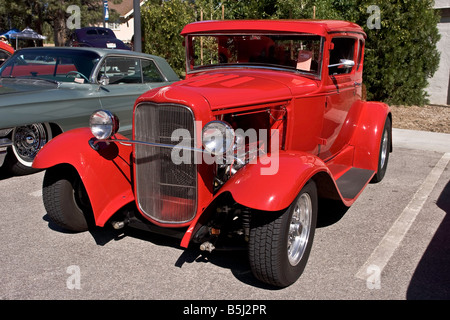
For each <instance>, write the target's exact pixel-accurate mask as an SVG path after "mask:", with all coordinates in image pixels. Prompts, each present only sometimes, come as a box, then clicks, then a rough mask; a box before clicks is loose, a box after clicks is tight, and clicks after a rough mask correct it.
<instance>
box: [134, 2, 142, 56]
mask: <svg viewBox="0 0 450 320" xmlns="http://www.w3.org/2000/svg"><path fill="white" fill-rule="evenodd" d="M133 13H134V43H133V46H134V51H136V52H142V33H141V4H140V0H133Z"/></svg>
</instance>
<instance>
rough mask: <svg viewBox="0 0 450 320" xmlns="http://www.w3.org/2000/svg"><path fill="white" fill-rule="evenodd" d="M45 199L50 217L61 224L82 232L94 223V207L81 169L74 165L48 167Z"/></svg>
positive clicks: (44, 190) (45, 180)
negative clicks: (84, 183)
mask: <svg viewBox="0 0 450 320" xmlns="http://www.w3.org/2000/svg"><path fill="white" fill-rule="evenodd" d="M42 198H43V201H44V206H45V209H46V211H47V214H48V217H49V218H50V220H51V221H52V222H53V223H55V224H56V225H58V226H59V227H61V228H63V229H66V230H70V231H75V232H82V231H87V230H88V229H89V226H90V224H91V222H90V219H91V218H92V216H93V215H92V208H91V204H90V201H89V197H88V195H87V192H86V189H85V187H84V185H83V182H82V181H81V178H80V176H79V175H78V173H77V171H76V170H75V169H74V168H73V167H71V166H58V167H54V168H50V169H47V171H46V173H45V176H44V183H43V191H42Z"/></svg>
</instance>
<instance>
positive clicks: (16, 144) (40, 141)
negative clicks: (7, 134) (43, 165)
mask: <svg viewBox="0 0 450 320" xmlns="http://www.w3.org/2000/svg"><path fill="white" fill-rule="evenodd" d="M47 140H48V139H47V133H46V130H45V127H44V125H42V124H32V125H28V126H23V127H17V128H15V129H14V132H13V151H14V154H15V155H16V157H17V159H18V160H19V162H20V163H22V164H24V165H26V166H31V164H32V163H33V160H34V158H35V157H36V154H37V153H38V151H39V150H40V149H41V148H42V147H43V146H44V145H45V144H46V143H47Z"/></svg>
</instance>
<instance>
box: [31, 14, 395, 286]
mask: <svg viewBox="0 0 450 320" xmlns="http://www.w3.org/2000/svg"><path fill="white" fill-rule="evenodd" d="M182 35H183V36H184V37H185V47H186V58H187V59H186V71H187V76H186V79H185V80H183V81H180V82H177V83H174V84H172V85H170V86H166V87H162V88H157V89H153V90H150V91H148V92H147V93H145V94H143V95H142V96H141V97H139V98H138V100H137V101H136V103H135V107H134V115H133V139H132V140H127V139H126V138H125V137H123V136H121V135H119V134H117V130H118V126H119V120H118V119H117V117H116V116H115V115H114V114H112V113H111V112H109V111H107V110H99V111H97V112H96V113H94V114H93V115H92V116H91V118H90V128H84V129H75V130H73V131H69V132H67V133H64V134H62V135H60V136H58V137H56V138H55V139H53V140H52V141H50V143H48V144H47V145H46V146H45V147H44V148H43V149H42V150H41V151H40V152H39V154H38V156H37V157H36V159H35V161H34V167H35V168H41V169H47V171H46V173H45V177H44V184H43V200H44V204H45V208H46V210H47V212H48V216H49V217H50V219H51V220H52V221H53V222H55V223H57V224H58V225H60V226H61V227H64V228H66V229H70V230H74V231H83V230H87V229H88V227H89V225H90V223H93V224H95V225H97V226H104V225H105V224H106V223H107V222H112V223H113V226H115V227H116V228H121V227H123V226H126V225H129V226H132V227H138V228H145V229H148V230H150V231H155V232H165V233H167V234H172V235H178V236H179V237H180V239H181V246H182V247H185V248H187V247H188V245H189V244H198V245H200V249H202V250H206V251H212V250H214V249H216V248H217V249H219V248H220V247H221V246H223V245H224V244H225V245H226V244H227V242H228V241H233V244H235V243H241V244H244V245H245V246H247V248H248V256H249V261H250V265H251V268H252V271H253V274H254V275H255V276H256V278H258V279H260V280H261V281H263V282H266V283H269V284H271V285H274V286H280V287H284V286H289V285H291V284H292V283H294V282H295V281H296V280H297V279H298V277H299V276H300V275H301V273H302V272H303V270H304V268H305V265H306V262H307V260H308V256H309V253H310V250H311V246H312V243H313V237H314V232H315V227H316V221H317V215H318V203H319V201H320V200H322V199H333V200H337V201H340V202H341V203H343V204H344V205H345V206H350V205H351V204H352V203H353V202H354V201H355V200H356V199H357V197H358V196H359V194H360V193H361V192H362V190H363V189H364V188H365V186H366V185H367V184H368V183H369V182H371V181H372V182H378V181H380V180H381V179H383V176H384V174H385V172H386V167H387V163H388V159H389V153H390V152H391V151H392V143H391V122H392V119H391V113H390V110H389V107H388V106H387V105H385V104H383V103H377V102H368V101H364V100H363V99H362V72H363V61H364V43H365V38H366V35H365V33H364V32H363V30H362V29H361V28H360V27H359V26H358V25H355V24H353V23H350V22H345V21H206V22H197V23H192V24H189V25H187V26H186V27H185V28H184V29H183V31H182ZM228 244H229V243H228Z"/></svg>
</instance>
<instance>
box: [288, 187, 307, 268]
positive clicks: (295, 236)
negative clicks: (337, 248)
mask: <svg viewBox="0 0 450 320" xmlns="http://www.w3.org/2000/svg"><path fill="white" fill-rule="evenodd" d="M311 217H312V202H311V197H310V196H309V194H308V193H303V194H302V195H301V196H300V197H299V198H298V200H297V202H296V204H295V207H294V210H293V213H292V218H291V222H290V225H289V233H288V243H287V254H288V259H289V263H290V264H291V265H292V266H296V265H297V264H298V263H299V262H300V260H301V259H302V257H303V253H304V252H305V249H306V246H307V244H308V238H309V233H310V230H311Z"/></svg>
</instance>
